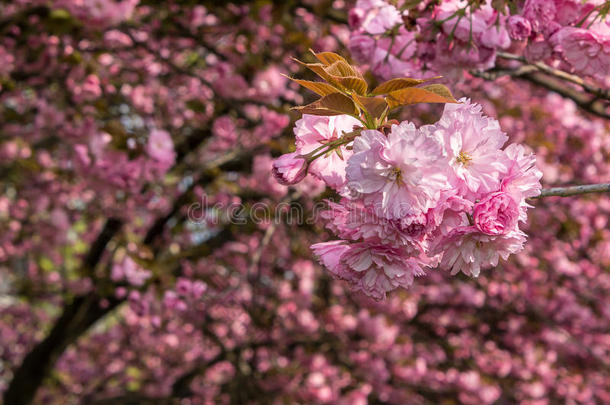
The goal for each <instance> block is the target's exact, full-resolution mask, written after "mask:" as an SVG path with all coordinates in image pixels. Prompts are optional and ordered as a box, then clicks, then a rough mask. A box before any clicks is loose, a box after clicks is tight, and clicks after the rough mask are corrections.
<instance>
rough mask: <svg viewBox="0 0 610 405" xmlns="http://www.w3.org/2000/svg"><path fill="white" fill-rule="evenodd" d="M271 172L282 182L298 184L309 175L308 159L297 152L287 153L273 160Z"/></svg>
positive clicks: (286, 184) (287, 184)
mask: <svg viewBox="0 0 610 405" xmlns="http://www.w3.org/2000/svg"><path fill="white" fill-rule="evenodd" d="M271 173H272V174H273V177H275V179H276V180H277V182H278V183H280V184H283V185H285V186H289V185H292V184H296V183H298V182H300V181H301V180H303V179H304V178H305V176H307V161H306V160H305V159H304V158H302V157H301V156H300V155H299V154H298V153H297V152H292V153H286V154H285V155H282V156H280V157H279V158H277V159H275V160H274V161H273V168H272V169H271Z"/></svg>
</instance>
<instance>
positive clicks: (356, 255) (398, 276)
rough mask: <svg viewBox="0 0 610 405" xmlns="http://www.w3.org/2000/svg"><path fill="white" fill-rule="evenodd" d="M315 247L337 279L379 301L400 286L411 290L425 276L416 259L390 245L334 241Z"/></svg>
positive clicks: (322, 260)
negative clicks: (414, 283) (417, 279)
mask: <svg viewBox="0 0 610 405" xmlns="http://www.w3.org/2000/svg"><path fill="white" fill-rule="evenodd" d="M311 248H312V250H313V252H314V253H315V254H316V255H317V256H318V257H319V259H320V261H321V262H322V263H323V264H324V265H325V266H326V267H327V268H328V269H329V270H330V271H331V272H332V273H333V274H334V275H335V276H336V277H338V278H340V279H343V280H346V281H347V282H348V283H349V284H350V285H351V286H352V288H353V289H354V290H357V291H362V292H363V293H365V294H366V295H368V296H370V297H373V298H375V299H378V300H379V299H382V298H385V295H386V293H387V292H389V291H392V290H394V289H396V288H397V287H402V288H407V287H409V286H410V285H411V284H412V283H413V279H414V277H416V276H421V275H424V274H425V273H424V271H423V269H422V268H421V264H420V262H419V261H418V260H417V259H416V258H413V257H409V256H407V255H405V253H404V252H402V251H401V250H400V249H397V248H393V247H389V246H384V245H377V244H371V243H354V244H350V245H343V244H342V242H341V241H332V242H325V243H318V244H315V245H312V247H311Z"/></svg>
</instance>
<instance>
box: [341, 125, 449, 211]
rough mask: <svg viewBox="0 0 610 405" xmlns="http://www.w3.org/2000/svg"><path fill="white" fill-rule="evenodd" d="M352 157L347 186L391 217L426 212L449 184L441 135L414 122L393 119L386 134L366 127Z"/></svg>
mask: <svg viewBox="0 0 610 405" xmlns="http://www.w3.org/2000/svg"><path fill="white" fill-rule="evenodd" d="M353 148H354V155H353V156H352V157H351V158H350V159H349V160H348V162H347V178H348V187H349V188H350V190H351V191H352V192H355V193H359V194H361V195H362V196H363V198H364V202H365V203H366V204H371V205H373V206H374V207H375V209H376V210H379V212H380V214H381V215H382V216H384V217H387V218H402V217H404V216H405V215H413V214H419V213H423V212H425V211H426V210H427V209H428V208H430V207H432V206H434V205H435V203H436V201H437V200H438V197H439V195H440V191H441V190H443V189H445V188H447V187H448V183H447V176H446V173H445V169H444V167H443V166H442V151H441V146H440V143H439V141H438V140H437V138H435V137H433V136H430V135H428V134H426V133H424V132H421V131H419V130H418V129H417V128H415V125H413V124H412V123H409V122H403V123H402V124H400V125H393V126H392V130H391V132H390V134H389V135H388V137H387V138H386V137H385V136H384V135H383V134H382V133H381V132H379V131H375V130H367V131H362V134H361V135H360V136H359V137H358V138H356V140H355V141H354V147H353Z"/></svg>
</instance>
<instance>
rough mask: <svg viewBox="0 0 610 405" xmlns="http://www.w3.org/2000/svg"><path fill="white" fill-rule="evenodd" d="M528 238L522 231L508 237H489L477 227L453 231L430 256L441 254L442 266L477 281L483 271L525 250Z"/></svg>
mask: <svg viewBox="0 0 610 405" xmlns="http://www.w3.org/2000/svg"><path fill="white" fill-rule="evenodd" d="M525 240H526V235H525V234H524V233H523V232H521V231H518V230H516V231H511V232H509V233H507V234H505V235H496V236H491V235H486V234H484V233H481V232H479V230H478V229H477V228H476V227H474V226H461V227H457V228H454V229H453V230H451V231H450V232H449V233H448V234H447V235H444V236H441V237H439V238H438V239H437V240H436V241H435V244H434V246H433V247H432V248H431V251H430V253H431V254H442V255H443V256H442V259H441V263H440V266H441V268H443V269H445V270H450V271H451V274H453V275H455V274H457V273H459V272H460V271H461V272H462V273H464V274H466V275H469V276H472V277H478V275H479V273H480V271H481V268H483V267H490V266H497V265H498V262H499V260H500V258H502V259H503V260H506V259H507V258H508V256H510V255H511V254H513V253H517V252H519V251H520V250H522V249H523V243H525Z"/></svg>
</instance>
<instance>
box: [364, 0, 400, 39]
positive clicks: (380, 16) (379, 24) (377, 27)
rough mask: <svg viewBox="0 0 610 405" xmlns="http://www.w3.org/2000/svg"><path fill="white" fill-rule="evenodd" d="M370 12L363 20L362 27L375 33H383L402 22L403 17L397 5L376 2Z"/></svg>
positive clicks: (370, 32)
mask: <svg viewBox="0 0 610 405" xmlns="http://www.w3.org/2000/svg"><path fill="white" fill-rule="evenodd" d="M375 3H376V4H375V5H373V4H371V6H373V7H372V8H369V13H368V15H367V16H366V17H365V19H364V21H362V27H361V28H362V29H363V30H364V31H365V32H367V33H369V34H373V35H378V34H383V33H385V32H386V31H388V30H390V29H392V28H394V27H395V26H397V25H399V24H401V23H402V17H401V15H400V12H399V11H398V10H397V9H396V7H394V6H392V5H390V4H388V3H385V2H375ZM357 7H358V5H357Z"/></svg>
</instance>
